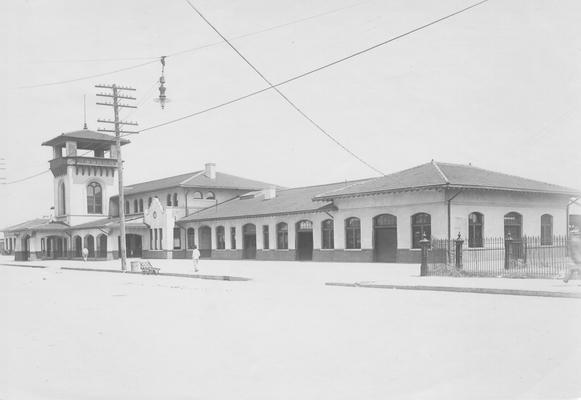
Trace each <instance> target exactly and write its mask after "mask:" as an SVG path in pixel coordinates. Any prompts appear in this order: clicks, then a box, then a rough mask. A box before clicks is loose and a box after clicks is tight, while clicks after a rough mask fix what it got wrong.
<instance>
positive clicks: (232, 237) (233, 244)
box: [230, 227, 236, 250]
mask: <svg viewBox="0 0 581 400" xmlns="http://www.w3.org/2000/svg"><path fill="white" fill-rule="evenodd" d="M230 243H231V246H230V247H231V248H232V250H234V249H236V228H235V227H231V228H230Z"/></svg>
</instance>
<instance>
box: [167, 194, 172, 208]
mask: <svg viewBox="0 0 581 400" xmlns="http://www.w3.org/2000/svg"><path fill="white" fill-rule="evenodd" d="M166 204H167V205H168V206H169V207H171V193H168V194H167V199H166Z"/></svg>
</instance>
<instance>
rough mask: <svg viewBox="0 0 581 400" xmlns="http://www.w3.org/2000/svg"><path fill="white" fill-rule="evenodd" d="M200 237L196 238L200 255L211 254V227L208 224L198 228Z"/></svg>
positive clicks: (208, 255) (209, 255)
mask: <svg viewBox="0 0 581 400" xmlns="http://www.w3.org/2000/svg"><path fill="white" fill-rule="evenodd" d="M199 235H200V237H199V238H198V241H199V244H200V249H199V250H200V257H211V256H212V229H210V227H209V226H202V227H200V230H199Z"/></svg>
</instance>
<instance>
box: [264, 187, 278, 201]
mask: <svg viewBox="0 0 581 400" xmlns="http://www.w3.org/2000/svg"><path fill="white" fill-rule="evenodd" d="M274 198H276V187H274V186H271V187H269V188H268V189H264V200H272V199H274Z"/></svg>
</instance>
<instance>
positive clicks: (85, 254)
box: [83, 247, 89, 261]
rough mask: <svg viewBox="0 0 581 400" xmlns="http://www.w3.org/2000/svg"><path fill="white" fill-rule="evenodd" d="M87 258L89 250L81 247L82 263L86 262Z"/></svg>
mask: <svg viewBox="0 0 581 400" xmlns="http://www.w3.org/2000/svg"><path fill="white" fill-rule="evenodd" d="M87 258H89V249H87V248H86V247H83V261H87Z"/></svg>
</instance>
